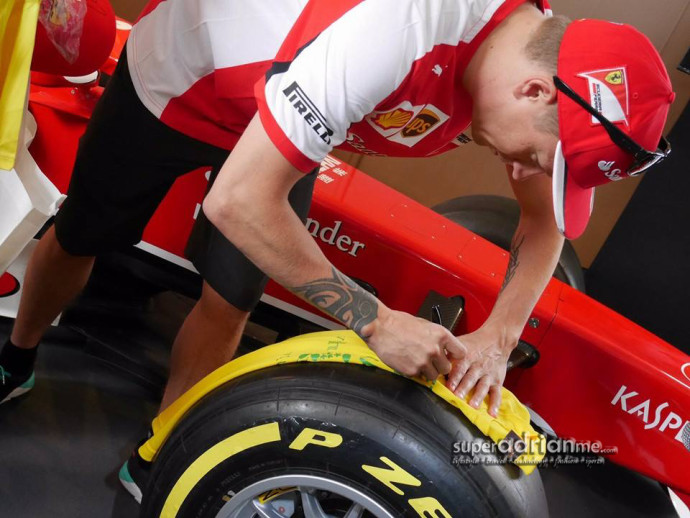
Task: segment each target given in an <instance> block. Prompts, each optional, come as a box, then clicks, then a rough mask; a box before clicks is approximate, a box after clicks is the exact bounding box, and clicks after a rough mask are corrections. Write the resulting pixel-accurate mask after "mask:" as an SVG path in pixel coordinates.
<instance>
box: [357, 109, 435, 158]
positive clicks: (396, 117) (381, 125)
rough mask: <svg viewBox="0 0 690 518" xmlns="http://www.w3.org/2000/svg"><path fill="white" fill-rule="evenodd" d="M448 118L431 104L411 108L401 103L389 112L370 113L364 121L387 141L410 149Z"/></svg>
mask: <svg viewBox="0 0 690 518" xmlns="http://www.w3.org/2000/svg"><path fill="white" fill-rule="evenodd" d="M448 118H449V117H448V115H446V114H445V113H443V112H442V111H441V110H439V109H438V108H437V107H436V106H434V105H433V104H422V105H418V106H413V105H412V103H410V102H408V101H403V102H401V103H400V104H399V105H398V106H396V107H394V108H393V109H391V110H387V111H375V112H372V113H370V114H369V115H367V117H366V120H367V122H368V123H369V124H370V125H371V127H372V128H374V129H375V130H376V131H377V132H378V133H380V134H381V135H383V136H384V137H385V138H387V139H388V140H390V141H392V142H397V143H398V144H403V145H405V146H407V147H412V146H414V145H415V144H416V143H417V142H419V141H420V140H422V139H423V138H425V137H426V136H427V135H429V134H431V132H432V131H434V130H435V129H436V128H438V127H439V126H441V125H442V124H443V123H444V122H446V121H447V120H448Z"/></svg>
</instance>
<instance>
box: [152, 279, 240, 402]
mask: <svg viewBox="0 0 690 518" xmlns="http://www.w3.org/2000/svg"><path fill="white" fill-rule="evenodd" d="M248 316H249V313H247V312H246V311H241V310H239V309H237V308H236V307H235V306H233V305H231V304H229V303H228V302H227V301H226V300H225V299H223V298H222V297H221V296H220V295H219V294H218V293H217V292H216V291H215V290H214V289H213V288H211V286H209V285H208V284H207V283H206V282H204V287H203V290H202V292H201V298H200V299H199V301H198V302H197V303H196V305H195V306H194V308H193V309H192V311H191V312H190V313H189V315H187V318H186V319H185V321H184V323H183V324H182V327H181V328H180V331H179V332H178V333H177V337H176V338H175V343H174V344H173V349H172V355H171V358H170V377H169V378H168V385H167V386H166V387H165V393H164V394H163V401H162V402H161V408H160V411H161V412H162V411H163V410H165V409H166V408H167V407H168V406H169V405H170V404H171V403H172V402H173V401H175V400H176V399H177V398H178V397H180V396H181V395H182V394H183V393H184V392H185V391H186V390H187V389H189V388H190V387H191V386H192V385H194V384H195V383H196V382H197V381H199V380H200V379H202V378H203V377H204V376H206V375H207V374H209V373H210V372H212V371H214V370H215V369H217V368H218V367H220V366H221V365H224V364H226V363H227V362H229V361H230V360H231V359H232V357H233V356H234V355H235V351H236V350H237V346H238V345H239V343H240V338H241V337H242V332H243V331H244V326H245V324H246V323H247V318H248Z"/></svg>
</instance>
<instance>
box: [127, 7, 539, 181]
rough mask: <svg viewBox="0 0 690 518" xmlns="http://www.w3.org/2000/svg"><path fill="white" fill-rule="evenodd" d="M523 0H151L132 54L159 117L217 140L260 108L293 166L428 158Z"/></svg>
mask: <svg viewBox="0 0 690 518" xmlns="http://www.w3.org/2000/svg"><path fill="white" fill-rule="evenodd" d="M522 3H524V0H310V1H306V0H152V2H150V4H149V5H148V6H147V8H146V10H145V11H144V13H143V14H142V16H141V18H140V19H139V21H138V22H137V23H136V24H135V26H134V29H133V30H132V34H131V36H130V41H129V43H128V46H127V52H128V54H127V58H128V61H129V67H130V72H131V75H132V81H133V83H134V87H135V89H136V91H137V94H138V95H139V98H140V99H141V101H142V102H143V104H144V105H145V106H146V107H147V108H148V109H149V110H150V111H151V112H152V113H153V114H155V115H156V116H157V117H159V118H160V119H161V121H162V122H164V123H165V124H167V125H169V126H170V127H172V128H174V129H176V130H178V131H180V132H182V133H184V134H186V135H189V136H191V137H194V138H197V139H199V140H203V141H205V142H208V143H211V144H214V145H216V146H219V147H223V148H226V149H232V148H233V147H234V145H235V144H236V142H237V141H238V139H239V137H240V136H241V134H242V132H243V131H244V129H245V127H246V126H247V124H248V123H249V121H250V120H251V118H252V117H253V116H254V114H255V113H256V111H257V108H258V111H259V114H260V117H261V121H262V124H263V126H264V128H265V130H266V131H267V133H268V135H269V137H270V138H271V140H272V141H273V143H274V144H275V145H276V146H277V147H278V149H279V150H280V151H281V152H282V153H283V155H284V156H285V157H286V158H287V159H288V160H289V161H290V162H291V163H292V164H293V165H294V166H295V167H297V168H298V169H300V170H301V171H305V172H306V171H309V170H311V169H313V168H314V167H316V165H317V164H318V163H319V162H320V161H321V160H322V159H323V158H324V157H325V156H326V154H327V153H328V152H329V151H331V149H333V148H334V147H339V148H342V149H345V150H348V151H356V152H360V153H368V154H376V155H386V156H429V155H435V154H438V153H441V152H443V151H446V150H448V149H452V148H453V147H455V146H456V145H458V144H460V143H462V142H464V141H465V137H464V136H463V135H462V132H463V130H465V129H466V128H467V126H468V125H469V123H470V117H471V113H472V102H471V99H470V97H469V95H468V94H467V92H465V91H464V89H463V88H462V74H463V72H464V70H465V67H466V66H467V63H468V62H469V60H470V58H471V57H472V55H473V54H474V52H475V50H476V49H477V47H478V46H479V44H480V43H481V42H482V41H483V40H484V39H485V38H486V36H487V35H488V34H489V33H490V32H491V30H492V29H493V28H494V27H496V26H497V25H498V24H499V23H500V22H501V21H502V20H503V19H504V18H505V17H506V16H507V15H508V14H510V13H511V12H512V11H513V10H514V9H515V8H516V7H517V6H518V5H520V4H522ZM537 3H538V4H539V5H540V7H541V8H542V9H545V7H544V5H543V3H542V2H537Z"/></svg>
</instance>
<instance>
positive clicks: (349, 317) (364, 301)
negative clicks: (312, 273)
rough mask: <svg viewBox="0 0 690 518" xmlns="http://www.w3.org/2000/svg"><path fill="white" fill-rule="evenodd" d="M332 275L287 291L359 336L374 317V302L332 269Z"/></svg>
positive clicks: (368, 295)
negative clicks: (335, 319)
mask: <svg viewBox="0 0 690 518" xmlns="http://www.w3.org/2000/svg"><path fill="white" fill-rule="evenodd" d="M332 272H333V276H332V277H331V278H325V279H317V280H315V281H311V282H309V283H307V284H304V285H303V286H294V287H292V288H290V290H291V291H292V292H293V293H295V294H296V295H299V296H300V297H302V298H303V299H305V300H306V301H307V302H310V303H311V304H314V305H315V306H316V307H318V308H320V309H322V310H323V311H325V312H326V313H328V314H330V315H333V316H334V317H335V318H337V319H338V320H340V321H341V322H343V323H344V324H345V325H347V326H348V327H349V328H350V329H352V330H353V331H354V332H355V333H357V334H358V335H359V336H362V328H363V327H364V326H366V325H367V324H369V323H370V322H373V321H374V320H375V319H376V316H377V315H378V307H379V306H378V301H377V300H376V297H374V296H373V295H372V294H371V293H369V292H368V291H366V290H365V289H364V288H362V287H361V286H359V285H358V284H356V283H355V282H353V281H352V280H351V279H350V278H349V277H346V276H345V275H343V274H342V273H340V272H339V271H338V270H336V269H335V268H333V270H332Z"/></svg>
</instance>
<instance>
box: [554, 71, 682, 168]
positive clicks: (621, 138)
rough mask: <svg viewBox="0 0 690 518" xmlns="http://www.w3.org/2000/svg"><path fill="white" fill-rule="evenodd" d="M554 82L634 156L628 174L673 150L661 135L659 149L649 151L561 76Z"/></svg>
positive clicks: (614, 140) (620, 146) (557, 87)
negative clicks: (581, 95)
mask: <svg viewBox="0 0 690 518" xmlns="http://www.w3.org/2000/svg"><path fill="white" fill-rule="evenodd" d="M553 82H554V84H555V85H556V89H557V90H559V91H560V92H563V93H564V94H565V95H567V96H568V97H570V98H571V99H572V100H573V101H575V102H576V103H577V104H579V105H580V106H582V107H583V108H584V109H585V110H587V111H588V112H589V113H590V114H591V115H592V117H594V118H595V119H597V120H598V121H599V122H601V125H602V126H603V127H604V129H605V130H606V133H608V135H609V137H610V138H611V140H612V141H613V143H614V144H616V145H617V146H618V147H619V148H621V149H622V150H623V151H626V152H628V153H630V154H631V155H632V156H633V159H634V160H633V163H632V164H630V167H628V170H627V171H626V173H627V175H628V176H637V175H638V174H640V173H643V172H644V171H646V170H647V169H649V168H650V167H652V166H653V165H654V164H658V163H659V162H661V161H662V160H663V159H664V158H666V157H667V156H668V155H669V153H670V152H671V144H669V142H668V140H666V139H665V138H664V137H663V135H662V136H661V140H660V141H659V147H658V148H657V150H656V151H647V150H646V149H645V148H643V147H642V146H640V145H639V144H638V143H637V142H635V141H634V140H633V139H631V138H630V137H629V136H628V135H626V134H625V133H624V132H623V131H621V130H620V129H619V128H618V127H617V126H616V125H615V124H613V123H612V122H611V121H610V120H608V119H607V118H606V117H604V116H603V115H602V114H601V113H599V111H598V110H596V109H595V108H593V107H592V106H591V105H590V104H589V103H588V102H587V101H585V100H584V99H583V98H582V97H580V96H579V95H577V94H576V93H575V92H574V91H573V89H572V88H570V87H569V86H568V85H567V84H565V83H564V82H563V80H561V78H560V77H558V76H553Z"/></svg>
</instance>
